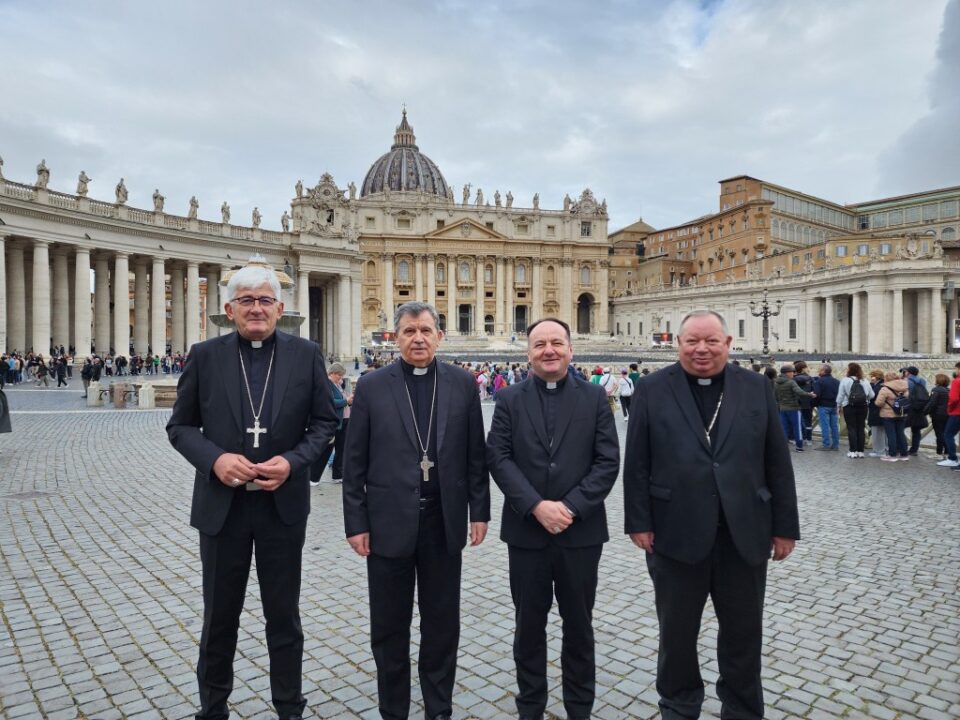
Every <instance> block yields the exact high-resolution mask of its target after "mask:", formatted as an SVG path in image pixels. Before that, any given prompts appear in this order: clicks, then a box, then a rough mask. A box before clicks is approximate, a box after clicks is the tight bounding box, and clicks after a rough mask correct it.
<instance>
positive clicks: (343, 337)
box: [334, 274, 353, 358]
mask: <svg viewBox="0 0 960 720" xmlns="http://www.w3.org/2000/svg"><path fill="white" fill-rule="evenodd" d="M351 295H352V293H351V292H350V275H348V274H345V275H341V276H340V277H339V278H338V279H337V311H336V318H337V321H336V337H337V340H336V347H335V349H334V354H335V355H336V356H337V357H338V358H345V357H346V356H347V354H348V353H349V352H350V325H351V323H352V322H353V318H352V317H351V314H350V297H351Z"/></svg>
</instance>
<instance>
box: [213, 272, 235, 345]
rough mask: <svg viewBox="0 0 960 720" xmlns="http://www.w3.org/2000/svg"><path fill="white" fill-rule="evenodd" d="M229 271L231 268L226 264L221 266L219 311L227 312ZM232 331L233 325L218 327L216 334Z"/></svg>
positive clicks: (225, 333)
mask: <svg viewBox="0 0 960 720" xmlns="http://www.w3.org/2000/svg"><path fill="white" fill-rule="evenodd" d="M228 272H230V268H228V267H226V266H225V265H221V266H220V283H222V284H220V283H218V287H219V288H220V292H219V298H220V299H219V301H218V304H217V312H218V313H225V312H226V311H225V310H224V308H225V307H226V305H227V296H228V295H229V292H230V291H229V290H227V273H228ZM232 332H233V326H228V327H224V328H217V330H216V334H218V335H229V334H230V333H232Z"/></svg>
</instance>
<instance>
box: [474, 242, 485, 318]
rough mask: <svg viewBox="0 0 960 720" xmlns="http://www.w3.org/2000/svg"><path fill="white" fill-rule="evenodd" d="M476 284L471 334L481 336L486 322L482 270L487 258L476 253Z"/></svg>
mask: <svg viewBox="0 0 960 720" xmlns="http://www.w3.org/2000/svg"><path fill="white" fill-rule="evenodd" d="M476 262H477V286H476V288H475V292H476V295H475V296H474V300H475V303H474V310H473V334H474V335H479V336H481V337H482V336H483V335H485V334H486V330H487V329H486V323H485V322H484V321H483V318H484V312H483V308H484V305H485V302H484V301H485V300H486V296H487V292H486V290H485V289H484V287H483V281H484V271H485V270H486V265H487V259H486V258H485V257H483V256H482V255H477V261H476Z"/></svg>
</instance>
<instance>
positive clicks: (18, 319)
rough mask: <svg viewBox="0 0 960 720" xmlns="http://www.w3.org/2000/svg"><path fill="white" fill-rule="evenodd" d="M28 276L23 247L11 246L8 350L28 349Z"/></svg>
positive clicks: (18, 245)
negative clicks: (25, 268)
mask: <svg viewBox="0 0 960 720" xmlns="http://www.w3.org/2000/svg"><path fill="white" fill-rule="evenodd" d="M25 278H26V276H25V275H24V269H23V246H22V245H20V244H19V243H13V244H11V245H10V282H9V283H8V284H7V297H6V300H7V303H6V305H7V307H6V312H7V349H8V350H19V351H20V352H25V351H26V349H27V308H26V303H25V302H24V301H25V300H26V293H27V290H26V283H25Z"/></svg>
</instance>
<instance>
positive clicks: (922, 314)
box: [914, 288, 933, 353]
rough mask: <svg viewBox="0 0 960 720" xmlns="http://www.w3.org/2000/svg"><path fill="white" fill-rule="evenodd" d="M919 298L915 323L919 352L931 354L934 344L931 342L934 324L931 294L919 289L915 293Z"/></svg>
mask: <svg viewBox="0 0 960 720" xmlns="http://www.w3.org/2000/svg"><path fill="white" fill-rule="evenodd" d="M914 295H916V298H917V307H916V312H915V313H914V323H915V325H914V326H915V327H916V328H917V349H916V351H917V352H921V353H923V352H930V347H931V346H932V343H931V341H930V330H931V329H932V328H933V322H932V321H931V319H930V316H931V315H932V314H933V312H932V310H933V308H931V307H930V293H929V292H927V291H926V290H924V289H920V288H918V289H917V291H916V292H915V293H914Z"/></svg>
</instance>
